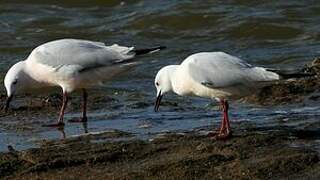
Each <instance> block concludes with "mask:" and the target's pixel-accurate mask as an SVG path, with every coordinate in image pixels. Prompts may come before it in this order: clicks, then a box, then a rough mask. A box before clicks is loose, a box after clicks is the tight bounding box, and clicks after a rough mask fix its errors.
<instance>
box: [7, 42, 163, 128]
mask: <svg viewBox="0 0 320 180" xmlns="http://www.w3.org/2000/svg"><path fill="white" fill-rule="evenodd" d="M162 48H163V47H157V48H149V49H143V50H135V49H134V48H133V47H125V46H119V45H117V44H115V45H112V46H106V45H105V44H104V43H101V42H94V41H88V40H78V39H61V40H56V41H51V42H48V43H45V44H42V45H40V46H38V47H37V48H35V49H34V50H33V51H32V52H31V53H30V55H29V56H28V58H27V59H26V60H24V61H20V62H18V63H16V64H15V65H13V66H12V67H11V68H10V69H9V71H8V72H7V74H6V77H5V80H4V84H5V87H6V90H7V95H8V100H7V103H6V108H8V106H9V103H10V100H11V99H12V96H13V95H14V94H16V93H19V92H25V91H28V90H30V89H31V91H32V90H33V89H37V88H44V87H48V86H58V87H61V88H62V91H63V95H64V99H63V105H62V108H61V111H60V116H59V119H58V123H57V124H54V125H58V126H61V125H63V124H64V123H63V114H64V110H65V107H66V103H67V101H68V94H69V93H71V92H73V91H74V90H76V89H82V90H83V98H84V106H83V117H82V119H81V121H86V119H87V117H86V100H87V92H86V90H85V88H87V87H89V86H92V85H95V84H97V83H100V82H105V81H108V80H110V79H112V77H114V76H115V75H117V74H119V73H121V72H123V71H126V70H128V69H129V68H131V67H132V65H133V64H135V60H136V59H135V56H136V55H139V54H145V53H148V52H152V51H155V50H160V49H162Z"/></svg>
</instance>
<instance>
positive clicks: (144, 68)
mask: <svg viewBox="0 0 320 180" xmlns="http://www.w3.org/2000/svg"><path fill="white" fill-rule="evenodd" d="M319 22H320V3H319V2H317V1H312V0H309V1H300V0H291V1H273V2H271V1H256V0H241V1H197V2H192V1H183V0H179V1H160V0H159V1H140V0H132V1H128V2H127V1H123V2H119V1H116V0H109V1H102V0H93V1H85V0H80V1H78V0H77V1H76V0H65V1H61V2H55V3H53V2H51V1H42V0H26V1H18V0H10V1H9V0H3V1H1V2H0V72H2V74H3V73H4V72H5V71H6V70H7V69H8V68H9V67H10V66H11V65H13V64H14V63H15V62H17V61H19V60H22V59H24V58H26V57H27V55H28V53H29V52H30V51H31V50H32V49H33V48H34V47H36V46H38V45H40V44H41V43H44V42H47V41H50V40H54V39H59V38H66V37H68V38H79V39H90V40H95V41H102V42H105V43H106V44H113V43H118V44H121V45H127V46H131V45H134V46H137V47H148V46H154V45H166V46H168V49H167V50H166V51H163V52H161V53H158V54H154V55H152V56H146V57H143V58H142V61H143V62H144V63H142V64H141V65H139V66H138V67H137V68H136V69H135V70H133V71H132V72H130V73H129V74H128V75H126V76H125V75H124V76H122V77H121V78H119V79H117V81H114V82H111V83H109V84H107V85H105V86H104V87H103V89H102V91H105V93H106V94H109V95H110V94H112V95H113V97H114V98H116V99H119V104H120V106H122V108H119V109H118V110H114V112H111V114H115V115H114V116H112V115H110V112H107V111H103V109H100V110H94V111H91V112H90V113H89V116H90V121H91V122H89V131H99V130H104V129H106V128H111V129H119V130H126V131H129V132H133V133H136V135H137V136H144V135H146V134H148V133H155V132H162V131H169V130H190V129H193V128H197V127H202V126H208V125H211V124H212V122H216V123H217V122H218V121H219V119H220V114H219V112H217V111H210V108H203V107H205V106H206V105H207V104H208V103H209V101H207V100H204V99H198V98H192V100H191V99H186V98H180V97H179V98H178V97H176V96H169V97H168V98H167V100H169V99H170V100H171V101H178V102H179V104H180V105H179V107H186V106H187V107H188V106H189V107H190V108H189V109H188V108H187V110H180V111H176V110H175V109H170V108H163V109H162V112H161V113H159V114H155V113H153V112H152V102H153V101H154V96H155V92H154V91H155V89H154V87H153V78H154V75H155V73H156V72H157V70H159V69H160V68H161V67H162V66H164V65H167V64H175V63H179V62H181V61H182V60H183V59H184V58H185V57H187V56H188V55H190V54H192V53H195V52H199V51H225V52H228V53H231V54H234V55H236V56H239V57H241V58H243V59H245V60H247V61H248V62H250V63H253V64H258V65H264V66H268V67H281V68H297V67H300V66H301V65H303V64H305V63H307V62H308V61H310V60H311V59H312V58H314V57H316V56H319V53H320V44H319V39H320V33H319V29H320V24H319ZM128 77H134V79H132V78H128ZM110 87H111V88H112V90H110ZM1 89H2V91H3V87H1ZM104 89H105V90H104ZM108 89H109V90H108ZM118 91H120V92H121V93H120V95H119V96H116V95H114V94H115V93H117V92H118ZM139 91H141V93H140V95H141V100H143V101H144V102H149V104H148V106H146V107H144V108H137V109H133V108H132V109H129V110H128V109H126V108H125V107H126V104H127V103H128V101H129V102H131V103H137V102H138V101H139V98H136V99H133V100H128V98H129V99H130V95H133V96H135V95H136V94H135V93H136V92H139ZM232 107H233V109H232V116H231V117H232V119H237V121H241V120H242V121H254V122H257V123H258V124H259V123H260V125H261V124H262V125H263V124H264V125H267V124H268V123H270V124H275V123H279V122H277V121H276V120H275V119H277V118H279V117H280V118H282V117H283V119H285V117H286V116H287V115H288V114H289V115H292V114H294V113H296V112H295V111H299V114H302V115H305V116H312V117H311V118H310V119H312V118H314V117H315V116H317V115H318V114H320V110H319V109H318V108H316V109H313V110H312V111H308V110H310V109H308V108H312V107H313V106H310V107H308V106H307V107H305V106H303V107H301V104H297V105H291V106H290V107H282V106H281V107H272V108H271V107H257V106H254V105H248V104H243V103H234V104H233V106H232ZM297 109H298V110H297ZM78 115H79V114H72V113H68V115H67V118H68V117H69V118H70V117H72V116H78ZM107 115H110V116H107ZM50 118H51V121H54V120H55V117H50ZM199 119H201V120H199ZM272 120H273V121H272ZM274 121H276V122H274ZM39 122H40V123H41V121H39ZM286 123H289V122H287V121H286ZM290 123H291V121H290ZM1 129H2V128H1ZM40 129H41V128H40ZM79 133H82V130H81V126H79V125H68V126H67V128H66V134H67V136H68V135H72V134H79ZM59 137H60V134H59V132H57V131H55V130H48V129H45V130H37V131H35V132H34V131H32V133H30V132H29V131H19V132H17V131H12V130H11V131H7V130H3V131H2V132H1V134H0V144H10V143H13V144H15V145H16V146H17V147H20V148H26V147H29V146H31V145H32V142H34V140H37V139H42V138H59ZM30 144H31V145H30ZM5 147H6V146H2V145H0V150H4V149H5Z"/></svg>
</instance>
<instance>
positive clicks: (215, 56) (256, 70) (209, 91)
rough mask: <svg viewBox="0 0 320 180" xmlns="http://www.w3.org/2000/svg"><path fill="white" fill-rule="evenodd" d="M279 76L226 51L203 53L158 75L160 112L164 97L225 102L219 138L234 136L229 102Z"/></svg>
mask: <svg viewBox="0 0 320 180" xmlns="http://www.w3.org/2000/svg"><path fill="white" fill-rule="evenodd" d="M279 79H280V76H279V75H278V74H277V73H274V72H270V71H268V70H267V69H265V68H263V67H255V66H252V65H250V64H248V63H247V62H245V61H243V60H241V59H239V58H237V57H235V56H232V55H229V54H227V53H224V52H201V53H197V54H193V55H191V56H189V57H187V58H186V59H185V60H184V61H183V62H182V63H181V64H180V65H169V66H165V67H163V68H162V69H161V70H160V71H159V72H158V73H157V75H156V78H155V86H156V88H157V101H156V104H155V111H157V110H158V108H159V105H160V101H161V98H162V96H163V94H165V93H166V92H169V91H173V92H175V93H176V94H178V95H181V96H187V95H195V96H200V97H206V98H211V99H216V100H218V101H219V102H220V103H221V106H222V109H223V111H224V113H223V120H222V123H221V127H220V130H219V132H218V136H219V137H227V136H229V135H230V123H229V118H228V106H229V105H228V102H227V100H230V99H238V98H241V97H244V96H247V95H249V94H251V93H252V92H254V91H256V90H257V89H258V88H261V87H262V86H263V85H265V83H266V82H271V81H275V80H279Z"/></svg>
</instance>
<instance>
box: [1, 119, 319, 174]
mask: <svg viewBox="0 0 320 180" xmlns="http://www.w3.org/2000/svg"><path fill="white" fill-rule="evenodd" d="M245 126H246V125H245ZM247 127H248V126H247ZM315 132H316V131H313V130H305V131H295V130H293V131H292V130H290V129H286V128H283V130H268V129H254V128H252V129H250V128H248V129H246V131H244V130H240V129H237V130H236V133H235V134H234V136H233V137H232V138H231V139H229V140H227V141H216V140H212V139H209V138H208V137H207V136H206V135H203V134H201V131H200V130H198V131H192V132H187V133H168V134H162V135H158V136H156V137H155V138H154V139H150V140H149V141H142V140H138V139H135V138H133V139H130V137H131V135H130V134H128V133H124V132H117V131H114V132H105V133H100V134H91V135H85V136H79V137H74V138H68V139H65V140H60V141H46V142H43V143H42V145H41V148H34V149H29V150H27V151H21V152H19V151H15V150H14V149H13V148H12V147H9V149H10V152H9V153H1V154H0V175H1V178H7V179H22V178H24V179H57V178H58V179H88V178H94V179H257V178H258V179H281V178H284V179H287V178H289V179H301V178H306V179H319V178H320V162H319V153H318V152H316V151H314V150H312V149H311V148H305V147H300V146H295V142H299V141H301V140H308V139H312V138H315V137H318V135H319V134H317V133H315ZM121 137H122V138H125V139H126V140H119V141H114V138H116V139H117V138H120V139H121ZM110 138H112V139H113V140H110Z"/></svg>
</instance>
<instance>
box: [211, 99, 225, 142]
mask: <svg viewBox="0 0 320 180" xmlns="http://www.w3.org/2000/svg"><path fill="white" fill-rule="evenodd" d="M219 110H222V111H223V110H224V103H223V101H220V107H219ZM225 126H226V123H225V114H223V118H222V119H221V123H220V127H219V129H218V130H215V132H211V133H209V134H208V136H209V137H214V138H215V137H216V136H217V135H219V134H221V133H223V130H224V129H225Z"/></svg>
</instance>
